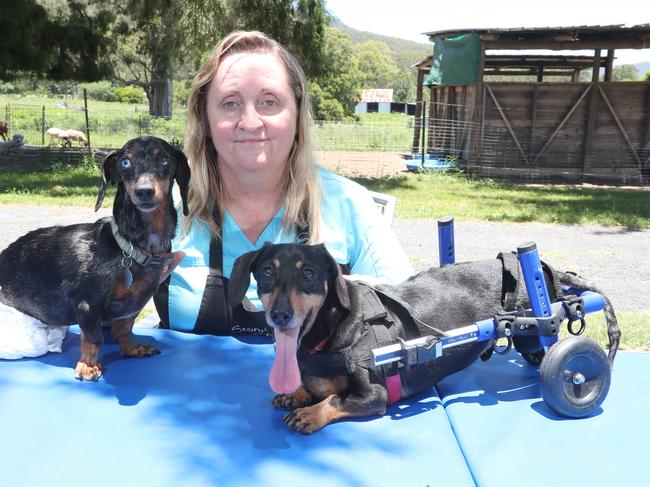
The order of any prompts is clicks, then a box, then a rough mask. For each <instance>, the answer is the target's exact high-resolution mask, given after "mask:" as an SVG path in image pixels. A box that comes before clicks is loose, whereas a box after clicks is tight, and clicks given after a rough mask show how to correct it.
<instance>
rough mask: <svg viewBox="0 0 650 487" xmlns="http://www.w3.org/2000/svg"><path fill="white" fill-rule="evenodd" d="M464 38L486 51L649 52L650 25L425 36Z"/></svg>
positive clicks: (467, 31)
mask: <svg viewBox="0 0 650 487" xmlns="http://www.w3.org/2000/svg"><path fill="white" fill-rule="evenodd" d="M463 34H478V35H479V36H480V38H481V40H482V41H484V42H485V44H486V46H485V47H486V49H554V50H557V49H562V50H565V49H567V50H571V49H644V48H650V24H639V25H632V26H627V25H625V24H618V25H574V26H568V27H520V28H507V29H501V28H481V29H446V30H438V31H432V32H425V33H424V35H427V36H429V38H431V40H433V38H435V37H454V36H458V35H463Z"/></svg>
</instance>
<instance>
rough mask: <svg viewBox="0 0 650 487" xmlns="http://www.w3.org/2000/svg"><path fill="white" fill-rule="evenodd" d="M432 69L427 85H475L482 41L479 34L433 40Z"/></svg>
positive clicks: (439, 37) (427, 78)
mask: <svg viewBox="0 0 650 487" xmlns="http://www.w3.org/2000/svg"><path fill="white" fill-rule="evenodd" d="M433 42H434V44H433V60H432V62H431V71H430V72H429V75H428V76H427V77H426V78H425V79H424V84H425V85H427V86H428V85H474V84H476V80H477V79H478V69H479V61H480V59H481V41H480V39H479V36H478V34H464V35H459V36H455V37H441V36H437V37H435V38H434V40H433Z"/></svg>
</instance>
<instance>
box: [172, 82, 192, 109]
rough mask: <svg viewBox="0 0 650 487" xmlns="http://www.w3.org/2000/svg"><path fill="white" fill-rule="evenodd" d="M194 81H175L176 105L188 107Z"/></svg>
mask: <svg viewBox="0 0 650 487" xmlns="http://www.w3.org/2000/svg"><path fill="white" fill-rule="evenodd" d="M191 86H192V80H189V79H188V80H185V81H174V88H173V91H174V94H173V96H174V104H175V105H178V106H181V107H185V106H187V96H188V95H189V94H190V87H191Z"/></svg>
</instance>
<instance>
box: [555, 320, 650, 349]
mask: <svg viewBox="0 0 650 487" xmlns="http://www.w3.org/2000/svg"><path fill="white" fill-rule="evenodd" d="M616 316H617V318H618V326H619V327H620V328H621V344H620V347H619V349H620V350H642V351H645V352H650V312H641V313H617V315H616ZM577 327H578V324H577V323H576V329H577ZM567 336H570V335H569V332H568V331H567V330H566V326H563V327H562V331H561V332H560V338H564V337H567ZM584 336H586V337H588V338H591V339H592V340H594V341H595V342H596V343H598V344H599V345H601V346H602V347H604V348H607V344H608V342H609V340H608V338H607V328H606V325H605V315H603V313H594V314H590V315H587V328H586V329H585V333H584Z"/></svg>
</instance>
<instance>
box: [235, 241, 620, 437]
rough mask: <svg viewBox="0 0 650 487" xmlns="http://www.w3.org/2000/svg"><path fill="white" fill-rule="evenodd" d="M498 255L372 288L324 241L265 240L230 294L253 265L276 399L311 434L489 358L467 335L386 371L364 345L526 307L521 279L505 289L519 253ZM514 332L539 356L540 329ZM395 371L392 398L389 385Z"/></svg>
mask: <svg viewBox="0 0 650 487" xmlns="http://www.w3.org/2000/svg"><path fill="white" fill-rule="evenodd" d="M510 256H512V257H514V256H513V255H512V254H510ZM506 260H507V259H506ZM504 262H505V261H504V260H503V258H499V259H494V260H487V261H478V262H469V263H461V264H455V265H450V266H445V267H442V268H432V269H429V270H428V271H425V272H421V273H419V274H417V275H415V276H413V277H411V278H409V279H408V280H407V281H405V282H403V283H402V284H399V285H396V286H380V287H378V288H372V287H370V286H368V285H366V284H363V283H361V282H356V281H352V280H349V279H347V278H344V277H343V275H342V273H341V270H340V268H339V266H338V265H337V263H336V262H335V261H334V259H333V258H332V257H331V256H330V254H329V253H328V252H327V250H326V248H325V247H324V246H322V245H317V246H309V245H300V244H279V245H266V246H264V247H263V248H262V249H260V250H258V251H255V252H250V253H247V254H244V255H243V256H241V257H240V258H239V259H238V260H237V261H236V262H235V265H234V268H233V271H232V275H231V278H230V283H229V287H228V293H229V302H230V304H231V305H236V304H238V303H240V302H241V301H242V299H243V298H244V295H245V292H246V289H247V288H248V285H249V282H250V274H251V273H252V274H253V275H254V277H255V280H256V281H257V286H258V287H257V289H258V294H259V297H260V299H261V301H262V304H263V305H264V309H265V314H266V321H267V323H268V324H269V325H270V326H271V327H273V329H274V335H275V347H276V354H275V360H274V363H273V367H272V369H271V373H270V376H269V383H270V385H271V388H272V389H273V390H274V391H275V392H276V393H278V395H277V396H275V398H274V399H273V404H274V405H275V406H276V407H278V408H282V409H292V410H293V411H292V412H290V413H289V414H288V415H287V416H286V417H285V423H286V424H287V425H288V426H289V427H290V428H292V429H294V430H296V431H299V432H301V433H304V434H308V433H312V432H314V431H316V430H318V429H320V428H322V427H323V426H325V425H327V424H329V423H331V422H334V421H337V420H339V419H342V418H350V417H364V416H371V415H382V414H384V413H385V411H386V407H387V405H388V404H390V403H391V402H394V401H395V400H397V399H398V398H400V397H401V398H405V397H409V396H412V395H414V394H417V393H419V392H422V391H425V390H428V389H430V388H431V387H433V386H434V385H435V384H437V383H438V382H439V381H440V380H442V379H443V378H444V377H446V376H448V375H450V374H453V373H454V372H457V371H459V370H462V369H464V368H466V367H467V366H469V365H470V364H471V363H472V362H474V361H475V360H476V359H477V358H478V357H480V356H481V357H483V358H484V359H487V358H488V357H489V354H490V353H491V350H492V346H493V343H492V342H491V341H485V342H481V343H477V342H474V343H468V344H464V345H460V346H457V347H452V348H449V349H447V350H445V353H444V356H443V357H442V358H440V359H437V360H433V361H431V362H428V363H426V364H424V365H418V366H414V367H400V368H399V370H394V371H393V372H392V373H391V372H390V371H386V370H383V371H382V370H381V369H375V368H374V367H372V366H371V361H370V351H371V349H372V348H376V347H378V346H383V345H388V344H390V343H396V342H398V341H399V340H400V339H401V340H411V339H414V338H418V337H420V336H425V335H432V334H435V333H434V332H432V329H431V327H433V328H435V329H436V331H439V332H445V331H449V330H451V329H454V328H459V327H462V326H466V325H469V324H472V323H474V322H476V321H479V320H484V319H486V318H489V317H491V316H494V315H496V314H497V313H500V312H503V311H504V304H505V302H506V301H507V302H508V306H507V307H508V308H511V309H514V308H517V309H519V308H521V307H523V308H527V307H529V306H528V301H527V296H526V293H525V284H523V282H522V284H521V285H520V286H518V287H511V289H512V291H513V292H508V293H505V294H508V296H506V295H505V294H504V284H503V283H504V278H506V277H507V279H509V280H512V279H514V280H515V281H516V280H517V279H518V277H519V271H520V268H519V267H518V263H517V262H516V257H514V267H510V269H507V267H509V266H507V265H505V263H504ZM549 269H550V268H549ZM550 272H552V273H553V274H554V276H549V277H551V278H556V279H558V280H559V281H560V282H561V283H562V284H566V285H570V286H574V287H577V288H581V289H591V290H595V291H597V290H596V289H595V288H593V287H592V286H591V285H589V284H588V283H586V282H585V281H584V280H582V279H580V278H578V277H577V276H575V275H572V274H564V273H560V272H555V271H552V270H550ZM506 273H508V274H509V275H508V276H506V275H505V274H506ZM512 274H514V275H512ZM522 281H523V279H522ZM513 282H514V281H513ZM549 287H550V286H549ZM558 288H559V286H558ZM549 292H551V293H552V294H551V296H553V297H557V296H556V293H555V292H553V290H551V289H549ZM606 303H607V304H606V307H605V315H606V320H607V325H608V334H609V340H610V348H609V359H610V361H613V359H614V356H615V354H616V350H617V348H618V343H619V339H620V331H619V329H618V325H617V322H616V316H615V314H614V311H613V309H612V307H611V304H610V303H609V301H608V300H606ZM519 338H522V339H528V338H532V339H533V340H532V341H530V340H528V341H527V340H521V341H520V343H519V344H517V343H516V342H515V344H516V345H519V347H518V350H520V351H521V352H522V353H525V354H528V357H529V358H531V360H530V361H532V359H534V358H535V357H539V355H538V353H539V350H538V349H539V348H540V346H539V341H538V338H537V336H533V337H530V336H522V337H519ZM541 351H542V352H543V349H542V350H541ZM391 374H392V375H391ZM395 374H397V375H398V376H399V382H398V387H397V389H398V390H397V397H395V395H394V394H395V391H391V390H390V389H391V386H390V385H389V384H388V383H387V382H388V377H390V378H391V379H392V378H394V376H395ZM391 382H393V381H391ZM393 389H394V383H393Z"/></svg>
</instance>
